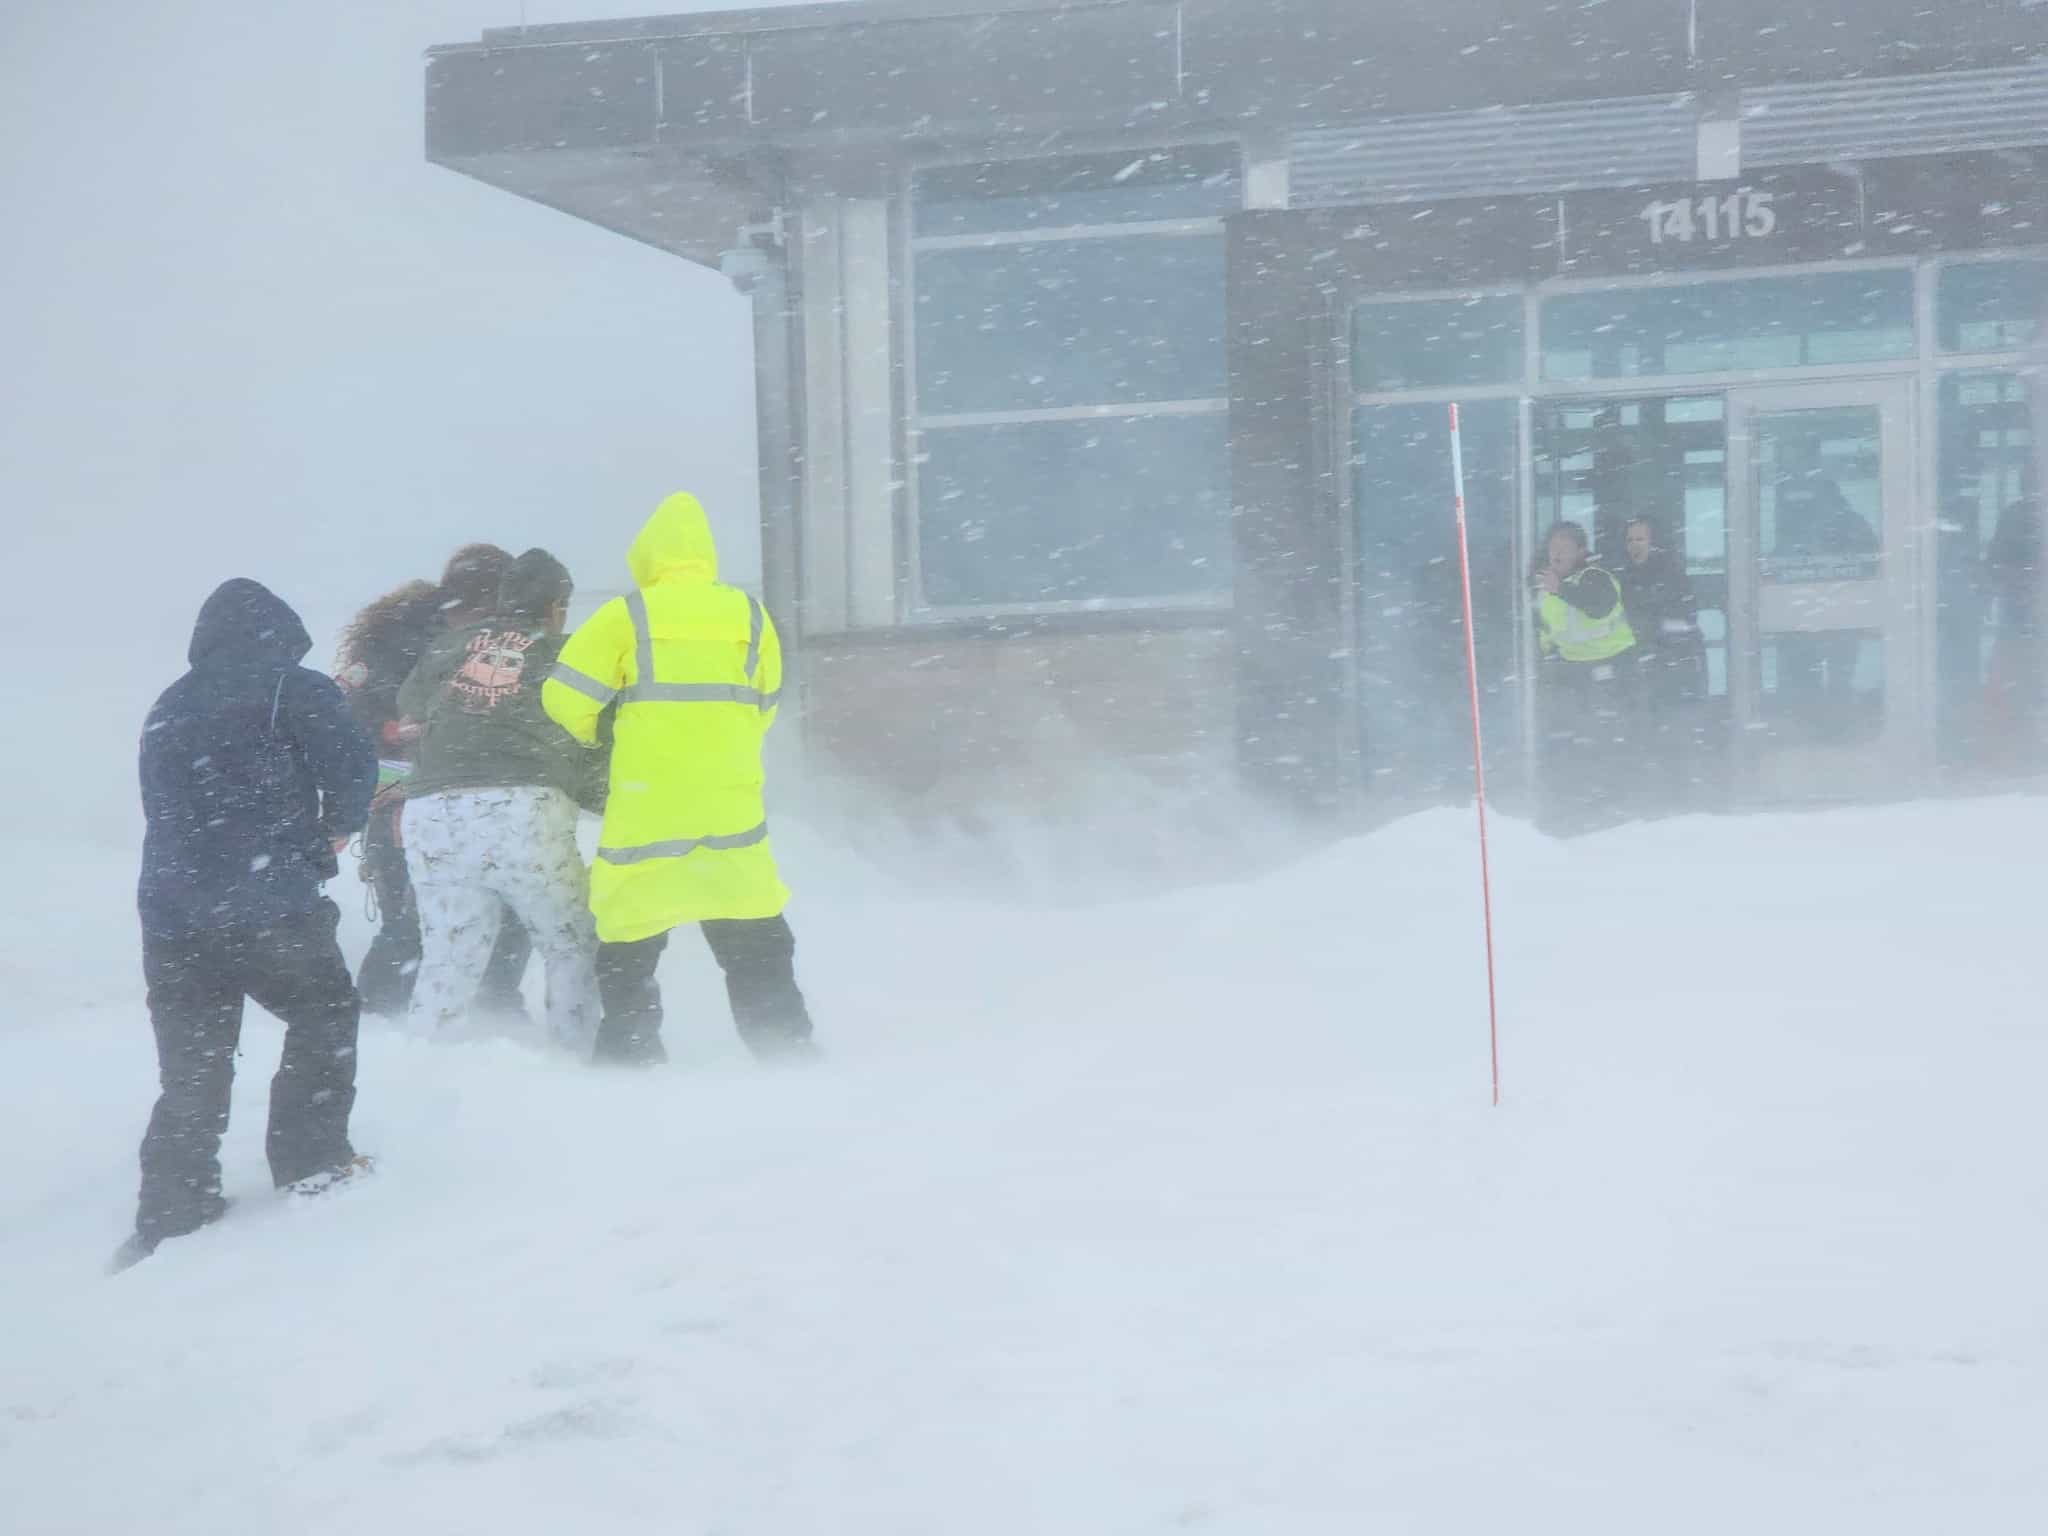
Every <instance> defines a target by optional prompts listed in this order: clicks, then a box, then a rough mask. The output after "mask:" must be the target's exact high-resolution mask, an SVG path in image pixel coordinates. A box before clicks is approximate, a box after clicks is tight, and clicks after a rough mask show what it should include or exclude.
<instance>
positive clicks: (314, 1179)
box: [278, 1152, 377, 1198]
mask: <svg viewBox="0 0 2048 1536" xmlns="http://www.w3.org/2000/svg"><path fill="white" fill-rule="evenodd" d="M376 1166H377V1165H376V1163H375V1162H373V1161H372V1160H371V1159H370V1158H369V1157H368V1156H367V1155H366V1154H364V1153H361V1152H358V1153H356V1154H355V1155H354V1156H353V1157H351V1158H350V1159H349V1160H348V1161H347V1162H345V1163H343V1164H341V1165H340V1166H339V1167H337V1168H323V1169H321V1170H320V1172H318V1173H309V1174H307V1175H306V1177H304V1178H303V1179H300V1180H299V1181H298V1182H297V1183H294V1184H287V1185H285V1186H284V1187H283V1188H282V1189H281V1190H279V1191H278V1193H279V1194H285V1195H304V1196H306V1197H308V1198H310V1197H312V1196H314V1195H324V1194H327V1193H328V1192H329V1191H330V1190H335V1189H339V1188H340V1187H341V1186H342V1185H344V1184H353V1183H356V1182H358V1181H360V1180H362V1179H365V1178H367V1177H369V1175H370V1173H371V1172H372V1171H373V1170H374V1169H375V1168H376Z"/></svg>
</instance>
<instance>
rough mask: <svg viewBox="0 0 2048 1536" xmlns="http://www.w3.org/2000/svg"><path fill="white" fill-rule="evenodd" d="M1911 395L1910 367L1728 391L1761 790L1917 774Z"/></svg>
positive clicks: (1739, 627)
mask: <svg viewBox="0 0 2048 1536" xmlns="http://www.w3.org/2000/svg"><path fill="white" fill-rule="evenodd" d="M1911 405H1912V385H1911V383H1910V381H1908V380H1902V379H1899V380H1890V379H1887V380H1871V381H1852V382H1847V383H1828V384H1806V385H1788V386H1783V387H1770V388H1758V389H1740V390H1731V391H1730V392H1729V394H1728V489H1729V599H1730V614H1729V639H1730V645H1729V657H1728V666H1729V692H1730V698H1731V703H1732V706H1733V713H1734V724H1735V727H1736V730H1735V739H1736V741H1737V742H1738V743H1739V748H1738V751H1739V759H1740V761H1739V763H1738V769H1739V771H1740V773H1741V774H1742V777H1743V780H1744V782H1745V784H1746V787H1747V788H1748V789H1749V790H1751V791H1752V792H1753V793H1756V794H1758V795H1762V796H1765V797H1769V798H1773V799H1783V798H1792V799H1828V800H1832V799H1856V798H1861V797H1864V796H1868V795H1874V794H1885V793H1891V792H1895V791H1897V790H1899V789H1902V788H1905V787H1907V786H1908V785H1909V784H1910V783H1912V782H1913V781H1914V779H1915V778H1917V777H1918V774H1919V771H1920V768H1921V764H1920V762H1919V758H1920V756H1921V755H1922V750H1923V748H1924V745H1925V735H1924V733H1923V732H1922V731H1920V730H1919V729H1918V716H1919V712H1920V709H1921V704H1922V693H1923V686H1922V676H1921V674H1922V672H1923V670H1924V668H1923V666H1922V663H1921V654H1920V653H1921V645H1920V632H1919V631H1920V626H1919V624H1918V622H1917V621H1918V616H1919V613H1920V609H1921V605H1920V604H1919V603H1918V602H1917V601H1916V600H1915V598H1916V593H1917V586H1916V582H1917V580H1918V572H1919V565H1920V562H1919V560H1918V558H1917V555H1918V551H1917V548H1916V530H1915V527H1914V519H1913V518H1912V516H1911V507H1912V500H1913V484H1914V476H1913V464H1912V436H1911V433H1912V412H1911Z"/></svg>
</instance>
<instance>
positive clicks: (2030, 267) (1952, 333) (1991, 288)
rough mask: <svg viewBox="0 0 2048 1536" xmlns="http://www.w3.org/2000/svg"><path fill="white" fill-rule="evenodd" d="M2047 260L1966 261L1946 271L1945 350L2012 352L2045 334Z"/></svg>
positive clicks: (1940, 315) (1941, 310)
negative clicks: (2042, 330)
mask: <svg viewBox="0 0 2048 1536" xmlns="http://www.w3.org/2000/svg"><path fill="white" fill-rule="evenodd" d="M2044 305H2048V262H2042V261H1966V262H1958V263H1955V264H1954V265H1951V266H1946V267H1943V268H1942V269H1941V281H1940V284H1939V286H1938V287H1937V289H1936V291H1935V317H1936V329H1937V330H1938V331H1939V332H1940V336H1941V350H1942V351H1944V352H2007V351H2017V350H2018V349H2020V348H2022V347H2025V346H2027V345H2028V344H2029V343H2031V342H2032V341H2033V340H2034V339H2035V338H2036V337H2038V336H2039V335H2041V322H2042V313H2043V308H2044Z"/></svg>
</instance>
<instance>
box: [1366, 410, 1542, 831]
mask: <svg viewBox="0 0 2048 1536" xmlns="http://www.w3.org/2000/svg"><path fill="white" fill-rule="evenodd" d="M1516 414H1517V411H1516V406H1515V404H1514V402H1513V401H1508V400H1489V401H1479V402H1474V403H1473V404H1471V405H1468V406H1466V407H1465V409H1464V410H1463V412H1462V413H1461V416H1462V423H1461V425H1462V431H1463V437H1464V448H1465V499H1466V522H1467V528H1468V538H1469V542H1470V544H1471V552H1472V611H1473V614H1474V618H1475V623H1474V632H1475V633H1474V639H1475V644H1476V648H1477V651H1478V659H1479V688H1480V711H1481V717H1482V721H1483V724H1484V726H1485V732H1486V738H1487V759H1488V762H1487V771H1488V773H1490V774H1491V773H1493V772H1495V771H1496V768H1498V769H1501V770H1505V769H1506V768H1507V767H1508V766H1509V765H1511V764H1514V763H1518V762H1519V761H1520V757H1519V753H1520V731H1521V710H1520V693H1519V691H1518V690H1517V687H1516V680H1515V605H1516V590H1515V561H1514V523H1515V478H1516V450H1515V444H1516V439H1517V437H1518V436H1519V433H1518V430H1517V424H1516ZM1352 442H1353V447H1354V451H1355V458H1354V460H1353V463H1352V473H1353V476H1354V487H1355V495H1356V506H1357V513H1358V550H1359V572H1358V579H1359V603H1358V614H1359V684H1360V694H1361V697H1360V705H1361V709H1362V711H1363V716H1364V718H1363V721H1362V725H1363V729H1364V734H1365V742H1364V751H1365V761H1366V766H1367V772H1368V774H1369V775H1370V776H1371V781H1372V782H1373V783H1374V784H1375V785H1376V786H1378V787H1379V788H1380V789H1381V790H1383V791H1386V792H1390V793H1395V794H1419V795H1424V796H1436V795H1444V794H1461V793H1463V792H1465V791H1466V790H1467V789H1469V787H1470V785H1471V779H1472V737H1471V714H1470V705H1469V702H1468V698H1467V693H1466V683H1465V631H1464V598H1463V593H1462V591H1461V586H1460V581H1459V574H1458V557H1457V556H1458V548H1457V525H1456V523H1455V521H1454V520H1453V518H1452V515H1451V507H1450V487H1451V448H1450V433H1449V429H1448V424H1447V422H1446V418H1445V411H1444V407H1443V406H1441V405H1379V406H1367V407H1362V408H1360V409H1359V410H1358V411H1356V412H1355V413H1354V414H1353V418H1352Z"/></svg>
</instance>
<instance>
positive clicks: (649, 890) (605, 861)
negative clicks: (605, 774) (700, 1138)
mask: <svg viewBox="0 0 2048 1536" xmlns="http://www.w3.org/2000/svg"><path fill="white" fill-rule="evenodd" d="M627 565H628V567H629V569H630V571H631V573H632V578H633V590H632V591H630V592H628V593H627V594H626V595H625V596H624V597H620V598H614V599H612V601H610V602H608V603H606V604H605V605H604V606H603V607H602V608H599V609H598V610H597V612H596V613H594V614H592V615H591V616H590V617H589V618H588V619H586V620H585V621H584V622H583V624H582V625H581V626H580V627H579V628H578V629H577V631H576V633H575V634H573V635H571V636H570V637H569V641H568V643H567V644H566V645H565V646H563V647H562V654H561V658H560V660H559V661H558V662H557V663H556V665H555V668H554V670H553V671H552V672H551V673H550V674H549V676H548V681H547V684H546V686H545V687H544V688H543V689H542V692H541V702H542V705H543V706H544V707H545V708H546V710H547V712H548V714H549V716H550V717H551V718H553V720H554V721H555V723H556V724H558V725H559V726H561V727H562V729H563V730H565V731H567V732H568V733H569V734H570V735H571V736H573V737H575V738H576V739H577V740H578V741H579V742H582V743H583V744H584V745H586V746H591V747H594V746H596V744H597V742H598V739H599V720H600V717H601V716H602V715H603V713H604V712H605V711H606V710H607V709H608V708H613V709H615V711H616V713H615V716H614V720H613V728H612V733H613V734H612V748H611V781H610V793H609V795H608V797H607V799H606V802H605V813H604V830H603V833H602V835H601V836H600V839H599V846H598V850H597V862H596V863H595V864H594V865H593V866H592V867H591V872H590V906H591V912H592V914H593V915H594V917H595V918H596V921H597V934H598V938H599V939H600V940H601V941H602V942H601V943H600V946H599V949H598V957H597V979H598V991H599V994H600V996H601V997H602V999H603V1005H604V1019H603V1022H602V1023H601V1024H600V1025H599V1028H598V1036H597V1049H596V1052H595V1057H596V1059H597V1060H599V1061H606V1062H618V1063H627V1064H650V1063H656V1062H660V1061H664V1060H666V1059H667V1051H666V1048H665V1047H664V1046H663V1044H662V1040H661V1023H662V1011H661V989H660V986H659V983H658V981H657V980H656V976H655V967H656V965H657V963H658V962H659V961H660V959H661V954H662V950H663V949H664V948H665V947H666V946H667V944H668V936H669V933H670V931H671V930H672V929H675V928H678V927H681V926H682V925H684V924H686V923H696V924H698V925H699V926H700V928H701V929H702V931H703V934H704V938H705V940H706V942H707V943H708V944H709V945H710V946H711V953H712V954H713V956H714V957H716V959H717V961H718V964H719V966H720V968H721V969H722V970H723V971H724V972H725V984H726V994H727V996H728V998H729V999H730V1001H731V1004H732V1014H733V1022H734V1024H735V1025H736V1026H737V1027H738V1029H739V1033H740V1038H741V1039H742V1040H743V1041H744V1042H745V1043H746V1045H747V1047H748V1049H750V1050H751V1051H753V1053H754V1054H755V1055H756V1056H757V1057H759V1058H762V1059H767V1060H774V1059H792V1058H803V1057H807V1056H810V1055H812V1054H814V1053H815V1048H814V1046H813V1045H812V1041H811V1018H810V1013H809V1011H808V1009H807V1008H806V1006H805V1003H804V996H803V993H802V992H801V991H800V990H799V989H798V987H797V982H796V968H795V959H796V939H795V936H794V935H793V934H792V932H791V931H790V926H789V922H788V920H787V919H786V918H785V917H784V916H783V908H784V906H785V905H786V904H787V902H788V900H789V890H788V888H787V887H786V886H784V885H783V883H782V877H781V875H780V873H779V872H778V871H777V869H776V865H775V855H774V854H773V852H771V851H770V849H769V845H768V819H767V812H766V809H765V807H764V804H763V800H762V783H763V777H764V775H763V771H762V766H761V747H762V742H763V740H764V738H765V737H766V736H767V734H768V728H769V727H770V726H771V725H773V724H774V722H775V707H776V703H777V701H778V700H779V698H780V697H781V692H782V647H781V643H780V641H779V640H778V639H777V637H776V633H775V625H774V623H773V622H772V621H771V620H770V619H769V617H768V615H767V613H766V612H765V611H764V610H763V608H762V607H761V604H760V603H759V602H758V601H756V600H755V599H754V598H753V597H752V596H751V595H750V594H748V593H746V592H742V591H740V590H739V589H738V588H737V587H729V586H726V585H725V584H724V583H722V582H721V581H719V579H718V551H717V547H716V545H715V543H714V542H713V540H712V537H711V525H710V522H709V521H708V520H707V519H706V517H705V515H704V508H703V507H702V506H701V505H700V504H699V503H698V501H697V498H696V497H694V496H691V495H688V494H685V493H681V492H679V493H677V494H676V495H673V496H670V497H668V498H667V499H666V500H664V501H663V502H662V503H661V505H660V506H658V507H656V508H655V509H654V514H653V516H651V517H649V518H648V520H647V522H646V525H645V526H644V527H642V528H641V530H640V533H639V536H638V537H637V538H635V539H634V540H633V544H632V548H631V550H630V551H629V552H628V555H627Z"/></svg>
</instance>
